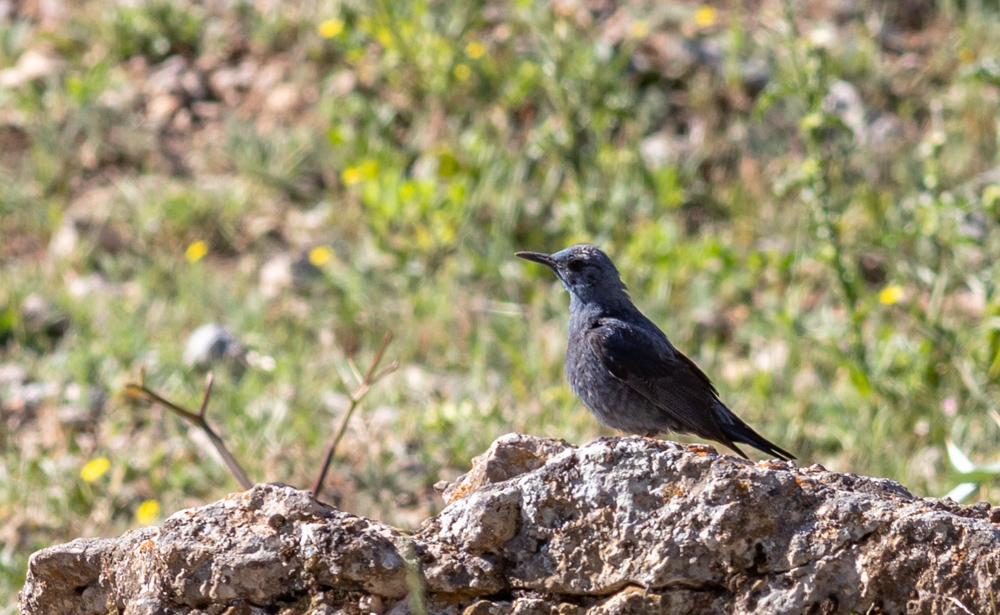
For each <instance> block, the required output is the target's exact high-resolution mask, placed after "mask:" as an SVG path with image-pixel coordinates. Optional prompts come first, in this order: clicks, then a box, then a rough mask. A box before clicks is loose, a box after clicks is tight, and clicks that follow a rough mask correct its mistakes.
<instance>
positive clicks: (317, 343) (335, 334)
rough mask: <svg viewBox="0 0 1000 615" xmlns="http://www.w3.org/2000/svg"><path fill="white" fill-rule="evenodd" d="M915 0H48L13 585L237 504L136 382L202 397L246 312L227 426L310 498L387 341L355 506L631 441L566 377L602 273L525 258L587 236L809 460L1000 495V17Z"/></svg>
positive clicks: (42, 15)
mask: <svg viewBox="0 0 1000 615" xmlns="http://www.w3.org/2000/svg"><path fill="white" fill-rule="evenodd" d="M905 4H907V5H908V6H909V8H908V9H906V10H904V9H900V8H899V5H897V3H890V2H874V1H872V2H859V3H856V6H855V5H853V4H850V3H836V2H822V1H817V2H812V3H808V7H800V9H799V10H797V11H793V10H792V9H791V7H792V6H793V5H795V6H798V4H797V3H786V4H782V3H779V2H763V3H761V5H760V6H759V7H758V8H757V10H755V11H753V12H752V13H751V12H745V11H744V10H743V9H742V8H741V3H728V2H720V3H713V4H712V5H711V6H701V5H698V4H693V3H689V4H683V3H682V4H677V3H673V4H671V5H669V6H662V5H661V4H660V3H644V2H635V3H623V4H612V3H601V2H598V3H592V4H591V5H577V4H574V3H570V2H553V3H551V4H546V3H532V2H526V1H522V0H516V1H511V2H495V3H484V2H477V1H474V0H454V1H451V2H420V1H418V2H408V3H393V2H376V3H372V4H368V3H354V2H343V3H339V2H330V1H320V2H316V3H310V4H308V7H299V6H294V5H292V4H291V3H285V4H282V3H277V4H275V3H261V5H260V6H258V5H256V4H254V3H253V2H249V1H247V2H241V3H234V4H232V5H231V6H229V7H228V8H223V7H222V5H214V4H208V5H202V4H198V3H189V2H184V1H181V2H162V1H159V0H156V1H146V2H139V3H136V4H133V5H130V6H119V5H111V4H105V3H96V2H81V3H75V4H73V5H72V6H70V5H69V4H67V5H65V6H64V5H62V4H60V3H39V4H38V6H37V7H36V8H35V9H33V10H34V11H35V12H33V13H30V12H29V13H23V14H21V13H17V11H16V10H15V11H14V12H13V13H12V14H10V15H8V16H7V17H6V18H4V19H3V20H2V21H0V177H2V181H0V264H2V274H0V419H2V420H0V454H2V463H0V520H2V521H3V524H2V526H3V529H2V531H0V603H4V604H12V603H13V600H14V594H15V592H16V591H17V590H18V588H19V587H20V584H21V583H22V582H23V576H24V570H25V567H26V563H27V556H28V555H29V554H30V553H31V552H32V551H34V550H36V549H39V548H42V547H45V546H48V545H50V544H53V543H55V542H60V541H65V540H69V539H71V538H73V537H76V536H81V535H112V534H117V533H120V532H122V531H124V530H125V529H127V528H129V527H133V526H135V525H136V524H137V523H140V522H150V521H153V520H155V517H156V514H157V513H156V511H157V508H156V507H155V505H151V504H150V502H155V503H158V504H159V510H162V511H163V514H164V515H168V514H171V513H173V512H174V511H176V510H178V509H180V508H183V507H187V506H194V505H198V504H200V503H204V502H207V501H210V500H213V499H215V498H218V497H221V496H222V495H224V494H225V493H226V492H228V491H230V490H234V489H235V488H236V484H235V482H234V481H233V479H232V478H231V477H230V476H229V475H228V474H227V473H226V471H225V470H224V468H223V467H222V466H221V465H220V464H219V463H217V462H216V461H215V460H214V459H213V458H212V457H211V455H210V454H209V453H208V449H207V447H206V446H205V445H204V443H203V442H202V441H200V440H199V439H198V438H197V437H192V436H191V434H190V433H189V432H188V428H187V426H186V425H183V424H181V422H180V421H179V420H177V419H176V417H174V416H171V415H168V414H165V413H163V412H161V411H160V410H158V409H150V408H148V407H147V406H144V405H142V404H139V403H137V402H135V401H134V400H130V399H128V398H126V397H125V396H124V395H123V394H122V389H123V386H124V384H125V383H127V382H130V381H132V380H134V379H135V378H136V377H137V375H138V372H139V369H140V367H141V366H143V365H145V366H146V381H147V383H148V384H149V385H150V386H152V387H153V388H155V389H157V390H159V391H161V392H163V393H164V394H165V395H167V396H169V397H171V398H172V399H175V400H177V401H179V402H182V403H189V404H191V405H196V403H197V400H198V398H199V395H200V388H201V383H202V378H203V375H202V373H201V372H200V371H199V370H198V369H196V368H193V367H190V366H188V365H186V364H185V363H184V362H183V360H182V354H183V351H184V344H185V340H186V338H187V336H188V335H189V334H190V333H191V332H192V331H194V330H195V329H196V328H197V327H198V326H200V325H202V324H204V323H207V322H217V323H220V324H223V325H224V326H226V327H228V328H229V329H230V330H231V331H232V332H233V334H234V336H235V337H236V338H238V339H239V340H240V341H241V342H242V344H243V345H244V346H245V348H246V349H247V351H248V354H247V355H246V358H245V363H246V365H245V369H236V368H235V367H234V366H232V365H230V366H229V368H227V366H226V365H224V364H220V365H216V366H215V370H216V373H217V375H218V378H217V382H216V391H215V395H214V397H213V403H212V407H211V409H210V420H212V421H214V422H215V423H216V424H217V425H218V426H220V428H221V429H222V431H223V432H224V433H225V434H227V441H228V442H229V444H230V446H231V448H232V449H233V452H234V453H235V455H236V456H237V457H238V458H239V459H240V460H241V461H243V463H244V465H245V466H246V467H247V470H248V472H249V474H250V475H251V477H253V478H254V479H256V480H260V481H265V480H267V481H283V482H288V483H291V484H294V485H297V486H300V487H303V488H305V487H307V486H308V485H309V484H310V482H311V478H312V476H313V475H314V473H315V472H316V469H317V467H316V466H317V464H318V462H319V459H320V457H321V456H322V453H323V445H324V443H325V442H326V440H327V439H328V438H329V436H330V433H331V432H332V430H333V429H334V428H335V426H336V423H337V419H338V418H339V416H340V413H342V412H343V411H344V409H345V408H346V405H347V404H346V398H345V397H344V394H345V391H344V388H343V387H342V386H341V384H340V382H341V379H343V380H345V381H347V382H352V378H353V376H352V374H351V370H350V368H349V365H348V362H347V360H348V359H349V358H351V359H353V360H354V361H355V362H356V363H357V364H358V365H359V366H361V367H362V368H363V366H364V365H365V363H366V362H367V361H368V360H370V358H371V355H372V353H373V352H374V350H375V348H376V347H377V346H378V343H379V341H380V340H381V338H382V335H383V334H384V333H385V332H386V331H392V332H393V333H394V334H395V335H396V341H395V342H394V344H393V346H392V347H391V348H390V350H389V358H390V359H398V360H399V361H400V364H401V367H400V369H399V371H398V372H397V373H396V374H394V375H393V376H391V377H390V378H388V379H387V380H385V381H384V382H381V383H379V385H378V386H377V388H376V389H374V390H373V391H372V393H371V394H370V395H369V397H368V398H367V399H366V400H365V402H364V404H363V406H362V408H361V409H360V411H359V412H358V414H357V415H356V416H355V418H354V419H353V420H352V422H351V425H350V428H349V431H348V435H347V437H346V438H345V441H344V442H343V444H342V446H341V449H340V452H339V455H338V459H337V461H336V463H335V467H334V468H333V471H332V475H331V478H330V479H328V484H329V485H330V487H329V488H328V492H327V493H326V497H327V499H329V500H331V501H333V502H334V503H336V504H337V505H339V506H341V507H343V508H345V509H347V510H350V511H352V512H355V513H358V514H363V515H370V516H374V517H377V518H380V519H384V520H386V521H388V522H390V523H395V524H398V525H402V526H415V525H417V524H418V523H419V521H420V520H422V519H423V518H424V517H425V516H426V515H429V514H433V513H434V512H435V511H436V510H438V509H439V508H440V506H441V504H440V501H439V500H438V499H437V497H436V496H435V495H434V493H433V491H432V489H431V486H432V485H433V484H434V483H435V482H437V481H438V480H440V479H442V478H452V477H454V476H455V475H457V474H458V473H459V472H461V471H463V470H464V469H465V468H467V466H468V464H469V461H470V459H471V457H472V456H474V455H476V454H478V453H480V452H482V451H483V450H485V448H486V447H487V446H488V445H489V443H490V442H491V441H493V440H494V439H495V438H496V437H498V436H500V435H502V434H504V433H507V432H510V431H522V432H528V433H532V434H536V435H541V436H553V437H561V438H566V439H568V440H569V441H571V442H574V443H582V442H585V441H587V440H589V439H592V438H594V437H596V436H598V435H601V434H605V433H608V432H606V431H604V430H603V429H602V428H601V427H600V426H599V425H598V424H597V423H596V421H595V420H594V419H593V418H592V417H591V416H590V414H589V413H588V412H586V410H585V409H584V408H583V407H582V405H581V404H580V403H579V402H578V401H577V400H576V399H575V398H574V397H573V396H572V394H571V393H570V391H569V389H568V387H567V386H566V383H565V382H564V379H563V376H562V355H563V352H564V349H565V346H564V344H565V342H564V339H565V330H566V319H567V315H566V303H567V298H566V296H565V294H564V293H563V291H562V289H561V288H560V287H559V286H558V283H557V282H555V280H554V279H553V278H552V276H551V275H547V274H546V272H544V271H540V270H539V269H538V268H535V267H525V266H524V264H523V263H521V262H519V261H516V259H514V258H512V254H513V252H514V251H515V250H518V249H531V250H545V251H554V250H557V249H560V248H562V247H565V246H567V245H569V244H572V243H576V242H583V241H586V242H590V243H596V244H598V245H600V246H602V247H603V248H604V249H605V250H606V251H608V252H609V253H610V254H611V256H612V257H613V258H614V259H615V261H616V263H617V264H618V265H619V268H620V269H621V270H622V272H623V276H624V279H625V282H626V283H627V284H628V285H629V288H630V290H631V292H632V295H633V297H634V299H635V300H636V303H637V304H638V305H639V306H640V307H641V308H642V309H643V311H644V312H645V313H646V314H647V315H649V316H650V317H651V318H652V319H653V320H655V321H656V322H657V323H659V324H660V325H661V327H662V328H663V329H664V331H666V332H667V334H668V335H669V336H670V337H671V339H672V340H673V342H674V343H675V344H676V345H677V346H678V347H679V348H681V349H683V350H684V351H685V352H687V353H688V354H689V355H690V356H692V357H693V358H695V359H696V361H697V362H698V363H699V364H700V365H701V366H702V368H703V369H704V370H705V371H706V372H707V373H708V374H710V375H711V376H712V377H713V379H714V380H715V382H716V384H717V385H718V388H719V389H720V391H721V392H722V396H723V398H724V399H725V400H726V401H727V403H729V405H730V406H731V407H733V408H734V410H736V411H737V412H738V413H739V414H740V415H741V416H742V417H743V418H745V419H746V420H748V422H750V423H751V424H752V425H754V426H755V427H756V428H758V429H759V430H760V431H761V432H762V433H763V434H765V435H766V436H767V437H768V438H769V439H772V440H774V441H775V442H777V443H779V444H780V445H781V446H783V447H785V448H787V449H789V450H791V451H793V452H795V453H796V454H797V455H798V456H799V459H800V460H801V461H802V463H812V462H817V463H822V464H823V465H825V466H826V467H827V468H829V469H832V470H838V471H849V472H855V473H859V474H869V475H876V476H886V477H890V478H893V479H896V480H899V481H900V482H902V483H903V484H904V485H905V486H907V487H908V488H910V489H911V490H912V491H914V492H915V493H918V494H921V495H935V496H941V495H944V494H945V493H947V492H949V491H950V490H951V489H953V488H955V487H956V486H957V485H966V487H964V488H963V489H962V491H961V493H962V494H963V495H965V496H969V497H971V496H975V497H977V498H979V499H986V500H990V501H993V502H1000V490H998V485H997V483H996V480H995V479H994V478H993V477H994V476H995V475H996V473H995V472H994V471H993V470H994V469H995V468H994V467H993V466H991V465H988V464H986V462H990V461H993V460H995V459H996V458H997V450H998V439H1000V417H998V418H997V420H994V418H993V416H997V415H996V412H997V394H998V392H1000V387H998V376H1000V295H998V290H997V282H998V270H997V265H996V255H998V254H1000V169H998V167H997V164H998V129H997V118H998V105H1000V61H998V52H1000V15H998V14H997V13H996V12H994V11H992V10H985V9H981V8H973V5H972V3H969V4H968V7H966V6H964V5H963V6H962V8H960V9H959V8H954V7H953V5H952V4H948V3H944V6H938V5H937V4H935V3H932V2H927V3H921V2H913V3H905ZM50 5H51V6H54V7H58V8H59V10H55V9H51V7H50ZM848 5H850V7H849V8H845V7H848ZM910 5H912V6H910ZM977 6H978V5H977ZM46 7H49V8H46ZM25 10H27V9H25ZM46 11H49V12H46ZM202 242H203V243H202ZM949 443H950V444H951V448H950V449H949ZM949 450H951V451H952V458H953V459H954V458H956V457H955V456H956V455H958V456H959V459H958V463H956V464H955V467H952V465H951V464H949V457H948V451H949ZM102 458H106V459H107V460H108V461H109V462H110V463H109V464H107V469H106V470H105V471H104V472H103V473H101V472H98V471H97V470H98V469H100V468H101V467H103V465H104V464H103V462H100V461H99V462H97V463H96V465H89V463H90V462H93V461H94V460H100V459H102ZM982 464H986V465H982ZM85 467H87V468H88V471H87V472H83V474H82V475H81V472H82V470H83V469H84V468H85ZM95 474H96V476H95ZM87 479H89V480H87ZM969 485H971V486H969ZM0 611H2V612H13V607H10V608H9V609H8V610H2V609H0Z"/></svg>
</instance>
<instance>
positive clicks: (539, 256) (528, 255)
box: [514, 252, 556, 271]
mask: <svg viewBox="0 0 1000 615" xmlns="http://www.w3.org/2000/svg"><path fill="white" fill-rule="evenodd" d="M514 256H516V257H518V258H523V259H524V260H526V261H534V262H536V263H541V264H543V265H545V266H546V267H548V268H549V269H552V270H553V271H555V269H556V262H555V261H554V260H552V257H551V256H549V255H548V254H543V253H541V252H514Z"/></svg>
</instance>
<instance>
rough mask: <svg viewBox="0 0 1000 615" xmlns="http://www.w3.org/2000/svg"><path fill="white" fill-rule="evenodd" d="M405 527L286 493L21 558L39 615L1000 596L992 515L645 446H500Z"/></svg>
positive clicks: (815, 475) (830, 604)
mask: <svg viewBox="0 0 1000 615" xmlns="http://www.w3.org/2000/svg"><path fill="white" fill-rule="evenodd" d="M446 499H447V500H448V501H449V503H448V506H447V507H446V508H445V509H444V510H443V511H442V512H441V514H440V515H438V516H437V517H434V518H431V519H428V520H427V521H425V522H424V524H423V526H422V527H421V528H420V530H419V532H418V533H416V534H414V535H407V534H406V533H404V532H402V531H400V530H396V529H394V528H391V527H388V526H386V525H384V524H381V523H379V522H377V521H372V520H368V519H363V518H359V517H356V516H354V515H350V514H348V513H345V512H341V511H338V510H336V509H334V508H331V507H329V506H326V505H324V504H322V503H320V502H317V501H315V500H314V499H312V497H310V495H309V494H308V493H307V492H304V491H298V490H296V489H293V488H291V487H288V486H285V485H279V484H266V485H257V486H256V487H254V488H253V489H251V490H250V491H247V492H245V493H238V494H233V495H230V496H228V497H227V498H225V499H223V500H221V501H219V502H216V503H214V504H209V505H208V506H203V507H201V508H196V509H191V510H185V511H180V512H178V513H176V514H174V515H173V516H171V517H170V518H169V519H167V521H166V522H165V523H164V524H163V526H162V527H160V528H146V529H141V530H136V531H133V532H129V533H127V534H125V535H124V536H122V537H120V538H116V539H81V540H75V541H73V542H71V543H69V544H66V545H58V546H54V547H51V548H48V549H45V550H43V551H40V552H38V553H36V554H34V555H33V556H32V558H31V563H30V566H29V571H28V579H27V583H26V584H25V587H24V589H23V591H22V593H21V602H20V607H21V611H22V612H23V613H26V614H31V615H42V614H50V613H51V614H56V613H77V614H79V615H85V614H97V613H106V612H109V611H110V612H113V611H115V610H117V612H119V613H195V612H198V613H223V612H231V613H265V612H267V613H287V614H291V613H307V612H310V613H311V612H316V613H321V612H322V613H334V612H342V613H373V612H377V613H383V612H385V613H391V614H403V613H409V612H411V605H413V604H415V602H414V601H418V600H423V601H424V602H425V606H426V607H427V608H428V610H429V611H430V612H434V613H455V614H460V613H461V614H464V615H487V614H497V615H500V614H503V615H508V614H519V615H521V614H535V613H539V614H541V613H545V614H552V615H557V614H558V615H563V614H567V615H568V614H575V613H579V614H583V613H590V614H592V615H598V614H599V615H618V614H626V613H748V614H749V613H790V614H791V613H795V614H799V613H813V612H814V613H856V612H862V613H903V612H907V613H946V612H966V610H967V612H974V613H981V612H982V613H985V612H992V611H991V608H992V607H991V600H993V599H995V597H996V596H1000V576H998V574H997V571H998V570H1000V528H998V526H997V523H1000V514H998V511H997V510H993V509H991V508H990V507H989V506H988V505H983V504H980V505H976V506H959V505H957V504H954V503H951V502H950V501H947V500H945V501H941V500H934V499H920V498H916V497H914V496H912V495H911V494H910V493H909V492H907V491H906V490H905V489H904V488H902V487H901V486H900V485H898V484H896V483H893V482H891V481H888V480H882V479H873V478H865V477H859V476H853V475H846V474H836V473H832V472H827V471H826V470H824V469H823V468H822V467H820V466H810V467H807V468H799V467H797V466H795V465H794V464H791V463H786V462H761V463H757V464H753V463H750V462H747V461H745V460H742V459H739V458H736V457H731V456H724V455H719V454H717V453H716V452H715V451H714V449H712V448H710V447H707V446H683V445H679V444H675V443H671V442H661V441H655V440H650V439H645V438H637V437H628V438H602V439H600V440H597V441H595V442H592V443H590V444H588V445H586V446H583V447H580V448H575V447H572V446H570V445H569V444H567V443H565V442H562V441H559V440H548V439H542V438H532V437H529V436H523V435H518V434H511V435H508V436H504V437H503V438H500V439H499V440H498V441H497V442H496V443H494V445H493V446H492V447H491V448H490V450H489V451H487V453H485V454H484V455H482V456H481V457H479V458H477V459H476V460H475V464H474V466H473V468H472V470H471V471H470V472H469V473H468V474H466V475H465V476H463V477H461V478H460V479H459V480H458V481H457V482H456V483H455V484H454V485H452V486H450V487H449V488H448V490H447V491H446Z"/></svg>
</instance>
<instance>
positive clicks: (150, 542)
mask: <svg viewBox="0 0 1000 615" xmlns="http://www.w3.org/2000/svg"><path fill="white" fill-rule="evenodd" d="M154 546H156V543H155V542H153V540H152V539H149V540H147V541H146V542H144V543H142V544H141V545H139V553H145V552H146V551H149V550H150V549H152V548H153V547H154Z"/></svg>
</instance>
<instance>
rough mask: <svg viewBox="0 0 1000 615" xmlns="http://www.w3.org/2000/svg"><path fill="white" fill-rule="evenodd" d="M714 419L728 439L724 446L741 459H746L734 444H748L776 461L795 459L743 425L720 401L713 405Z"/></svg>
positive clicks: (751, 428)
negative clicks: (772, 456) (775, 458)
mask: <svg viewBox="0 0 1000 615" xmlns="http://www.w3.org/2000/svg"><path fill="white" fill-rule="evenodd" d="M715 417H716V421H717V422H718V425H719V428H720V429H721V430H722V433H723V434H725V436H726V438H727V439H728V441H725V444H726V446H728V447H729V448H731V449H733V450H734V451H736V452H737V453H739V454H740V456H741V457H744V458H746V455H744V454H743V451H741V450H740V449H739V448H737V447H736V445H735V443H736V442H740V443H742V444H749V445H750V446H752V447H754V448H755V449H757V450H759V451H762V452H764V453H767V454H768V455H774V456H775V457H777V458H778V459H783V460H785V461H791V460H792V459H795V455H793V454H791V453H789V452H788V451H786V450H785V449H783V448H781V447H779V446H778V445H776V444H774V443H772V442H770V441H768V440H767V439H766V438H765V437H764V436H762V435H760V434H759V433H757V432H756V431H754V430H753V427H750V426H749V425H747V424H746V423H744V422H743V421H742V419H740V417H738V416H736V415H735V414H733V412H732V411H731V410H730V409H729V408H727V407H726V406H725V404H723V403H722V402H721V401H717V402H716V403H715Z"/></svg>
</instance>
